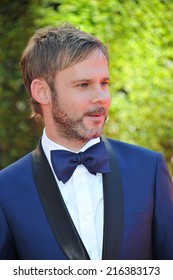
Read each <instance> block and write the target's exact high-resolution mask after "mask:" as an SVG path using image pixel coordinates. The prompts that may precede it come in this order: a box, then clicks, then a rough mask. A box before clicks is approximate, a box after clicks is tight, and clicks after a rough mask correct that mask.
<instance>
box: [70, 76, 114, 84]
mask: <svg viewBox="0 0 173 280" xmlns="http://www.w3.org/2000/svg"><path fill="white" fill-rule="evenodd" d="M93 80H94V79H78V80H74V81H72V84H78V83H89V82H92V81H93ZM101 81H110V77H105V78H103V79H101Z"/></svg>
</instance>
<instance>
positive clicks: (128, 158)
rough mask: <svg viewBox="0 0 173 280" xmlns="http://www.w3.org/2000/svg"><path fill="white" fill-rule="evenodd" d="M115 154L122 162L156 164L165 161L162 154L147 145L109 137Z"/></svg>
mask: <svg viewBox="0 0 173 280" xmlns="http://www.w3.org/2000/svg"><path fill="white" fill-rule="evenodd" d="M107 140H108V141H109V143H110V144H111V146H112V148H113V150H114V152H115V154H116V155H117V157H118V159H119V160H120V161H121V162H126V163H127V164H131V165H135V166H138V165H139V166H142V165H147V164H151V165H156V164H157V163H158V161H160V160H161V161H165V160H164V158H163V156H162V154H161V153H159V152H157V151H153V150H150V149H148V148H145V147H141V146H137V145H134V144H129V143H126V142H122V141H118V140H113V139H109V138H107Z"/></svg>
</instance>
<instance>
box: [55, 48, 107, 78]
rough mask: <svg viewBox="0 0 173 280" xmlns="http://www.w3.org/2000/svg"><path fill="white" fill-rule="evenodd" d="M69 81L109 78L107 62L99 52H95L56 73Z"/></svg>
mask: <svg viewBox="0 0 173 280" xmlns="http://www.w3.org/2000/svg"><path fill="white" fill-rule="evenodd" d="M57 76H59V77H65V76H66V78H69V79H92V78H94V77H95V78H96V77H99V78H106V77H109V65H108V60H107V58H106V57H105V55H104V54H103V52H102V51H101V50H98V49H97V50H95V51H93V52H92V53H90V54H89V55H88V56H87V57H86V58H85V59H83V60H82V61H80V62H78V63H76V64H74V65H71V66H69V67H67V68H66V69H64V70H62V71H60V72H58V73H57Z"/></svg>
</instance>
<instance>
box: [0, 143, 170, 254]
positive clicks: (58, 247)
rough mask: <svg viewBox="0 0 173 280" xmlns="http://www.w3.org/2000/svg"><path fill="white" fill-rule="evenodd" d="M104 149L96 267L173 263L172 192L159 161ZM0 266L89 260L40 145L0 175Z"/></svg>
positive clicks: (116, 146) (119, 147)
mask: <svg viewBox="0 0 173 280" xmlns="http://www.w3.org/2000/svg"><path fill="white" fill-rule="evenodd" d="M110 144H111V145H110ZM106 146H107V148H108V149H109V154H110V155H109V156H110V162H111V173H109V174H106V175H103V189H104V238H103V239H104V240H103V259H120V260H123V259H126V260H135V259H136V260H138V259H143V260H150V259H161V260H162V259H173V184H172V181H171V178H170V175H169V173H168V169H167V167H166V164H165V160H164V159H163V157H162V155H161V154H160V153H157V152H154V151H150V150H148V149H144V148H141V147H137V146H134V145H130V144H127V143H123V142H119V141H115V140H110V139H109V140H107V141H106ZM0 259H25V260H28V259H32V260H34V259H38V260H42V259H47V260H65V259H81V260H82V259H89V256H88V254H87V251H86V249H85V247H84V245H83V243H82V240H81V239H80V237H79V235H78V233H77V231H76V229H75V226H74V224H73V222H72V220H71V217H70V215H69V213H68V210H67V208H66V206H65V204H64V202H63V199H62V197H61V194H60V191H59V188H58V187H57V184H56V182H55V179H54V176H53V174H52V171H51V168H50V166H49V164H48V162H47V159H46V157H45V155H44V153H43V151H42V148H41V145H39V146H38V147H37V148H36V150H35V151H33V152H32V153H30V154H28V155H26V156H25V157H23V158H22V159H20V160H19V161H17V162H16V163H14V164H12V165H11V166H9V167H7V168H5V169H4V170H2V171H1V172H0Z"/></svg>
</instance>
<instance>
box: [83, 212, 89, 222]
mask: <svg viewBox="0 0 173 280" xmlns="http://www.w3.org/2000/svg"><path fill="white" fill-rule="evenodd" d="M83 218H84V220H85V221H86V220H88V218H89V215H88V213H85V214H84V215H83Z"/></svg>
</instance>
